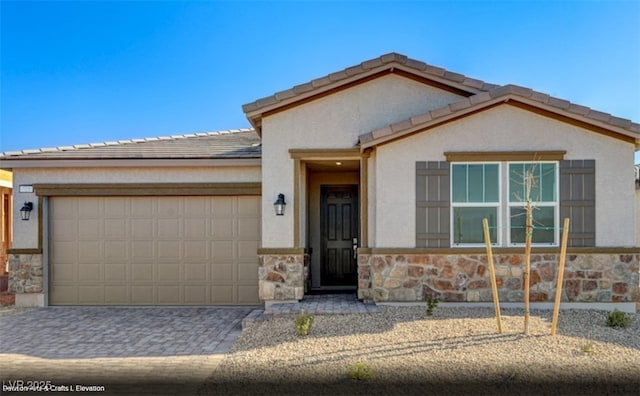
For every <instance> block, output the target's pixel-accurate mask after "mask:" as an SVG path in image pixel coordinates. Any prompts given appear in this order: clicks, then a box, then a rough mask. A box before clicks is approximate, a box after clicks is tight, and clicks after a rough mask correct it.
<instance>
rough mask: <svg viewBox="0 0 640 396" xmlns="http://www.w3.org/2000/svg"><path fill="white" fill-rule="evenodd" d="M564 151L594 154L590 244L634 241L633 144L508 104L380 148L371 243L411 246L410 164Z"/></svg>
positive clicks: (573, 155) (412, 192) (590, 156)
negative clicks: (464, 155) (483, 154)
mask: <svg viewBox="0 0 640 396" xmlns="http://www.w3.org/2000/svg"><path fill="white" fill-rule="evenodd" d="M510 150H513V151H535V150H566V152H567V154H566V156H565V159H595V160H596V244H597V246H600V247H608V246H618V247H620V246H627V247H630V246H634V245H635V244H636V241H637V238H636V230H637V225H636V221H637V220H635V219H636V218H637V213H636V205H635V200H636V199H635V191H634V188H633V182H632V180H631V177H630V176H629V173H628V172H620V169H627V168H628V167H629V164H631V163H633V156H634V146H633V144H631V143H626V142H623V141H621V140H617V139H612V138H610V137H607V136H605V135H602V134H598V133H594V132H591V131H587V130H584V129H581V128H579V127H577V126H573V125H570V124H566V123H561V122H559V121H557V120H554V119H551V118H548V117H544V116H541V115H538V114H535V113H532V112H528V111H526V110H523V109H519V108H516V107H513V106H509V105H502V106H499V107H496V108H493V109H489V110H486V111H484V112H481V113H478V114H475V115H472V116H469V117H467V118H464V119H461V120H458V121H456V122H451V123H448V124H445V125H443V126H440V127H438V128H435V129H432V130H429V131H427V132H423V133H420V134H416V135H413V136H410V137H407V138H405V139H402V140H398V141H395V142H392V143H389V144H385V145H381V146H378V147H377V149H376V151H377V152H376V162H375V166H374V169H373V171H372V172H371V173H370V175H371V177H375V179H376V180H375V196H376V210H375V212H376V217H375V228H376V234H375V240H374V241H373V243H372V246H375V247H407V248H410V247H415V163H416V161H444V160H445V159H446V158H445V156H444V154H443V153H444V152H446V151H510Z"/></svg>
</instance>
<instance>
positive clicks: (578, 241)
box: [560, 160, 596, 246]
mask: <svg viewBox="0 0 640 396" xmlns="http://www.w3.org/2000/svg"><path fill="white" fill-rule="evenodd" d="M566 217H568V218H569V219H570V220H571V225H570V228H569V242H568V245H569V246H595V244H596V161H595V160H563V161H560V224H562V222H563V219H564V218H566Z"/></svg>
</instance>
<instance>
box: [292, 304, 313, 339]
mask: <svg viewBox="0 0 640 396" xmlns="http://www.w3.org/2000/svg"><path fill="white" fill-rule="evenodd" d="M312 324H313V315H308V314H305V313H304V310H301V311H300V313H299V314H298V316H297V317H296V323H295V328H296V335H298V336H306V335H309V332H311V325H312Z"/></svg>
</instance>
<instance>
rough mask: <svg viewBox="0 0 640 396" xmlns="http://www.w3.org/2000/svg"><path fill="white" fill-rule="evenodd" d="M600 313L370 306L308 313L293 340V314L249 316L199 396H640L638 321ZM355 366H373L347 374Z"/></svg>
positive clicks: (636, 317)
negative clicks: (613, 319) (304, 332)
mask: <svg viewBox="0 0 640 396" xmlns="http://www.w3.org/2000/svg"><path fill="white" fill-rule="evenodd" d="M607 314H608V313H607V312H603V311H593V310H567V311H561V312H560V318H559V325H558V334H557V335H556V336H551V335H549V330H550V326H551V312H550V311H532V313H531V316H530V335H529V336H525V335H524V334H523V328H524V320H523V313H522V310H514V309H508V310H503V311H502V319H503V333H502V334H499V333H498V330H497V324H496V319H495V316H494V313H493V310H492V309H487V308H438V309H437V310H436V312H435V314H434V315H433V316H426V315H425V310H424V308H423V307H380V312H378V313H371V314H357V315H356V314H354V315H317V316H316V317H315V321H314V324H313V327H312V329H311V334H310V335H309V336H306V337H298V336H296V335H295V331H294V326H293V323H294V318H295V317H294V316H287V317H275V318H272V319H269V320H265V321H263V322H256V323H254V324H253V325H251V326H250V327H249V328H248V329H247V330H245V331H244V332H243V334H242V335H241V336H240V338H239V339H238V340H237V341H236V343H235V344H234V346H233V348H232V351H231V353H230V354H229V355H228V356H227V357H225V359H224V360H223V362H222V364H221V365H220V366H219V368H218V369H217V370H216V371H215V372H214V373H213V374H212V376H211V377H210V379H209V382H208V384H207V386H206V387H205V388H203V389H202V392H201V393H202V394H216V395H220V394H265V395H270V394H279V395H283V394H292V395H293V394H313V395H321V394H327V395H339V394H345V395H351V394H363V395H371V394H385V395H387V394H436V395H439V394H509V395H520V394H521V395H530V394H536V395H537V394H559V395H573V394H576V395H581V396H583V395H592V394H593V395H600V394H619V395H626V394H632V395H640V319H638V316H637V315H632V318H633V320H632V324H631V326H630V327H628V328H625V329H615V328H610V327H607V326H606V317H607ZM358 362H362V363H363V364H366V365H367V366H368V367H370V368H371V369H372V371H373V378H371V379H370V380H365V381H357V380H353V379H350V378H349V377H348V375H347V373H348V370H349V367H350V366H352V365H354V364H355V363H358Z"/></svg>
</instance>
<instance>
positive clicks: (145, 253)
mask: <svg viewBox="0 0 640 396" xmlns="http://www.w3.org/2000/svg"><path fill="white" fill-rule="evenodd" d="M154 247H155V246H154V242H153V241H131V257H132V258H133V259H134V260H136V261H140V260H144V259H147V260H154V259H155V249H154Z"/></svg>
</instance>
